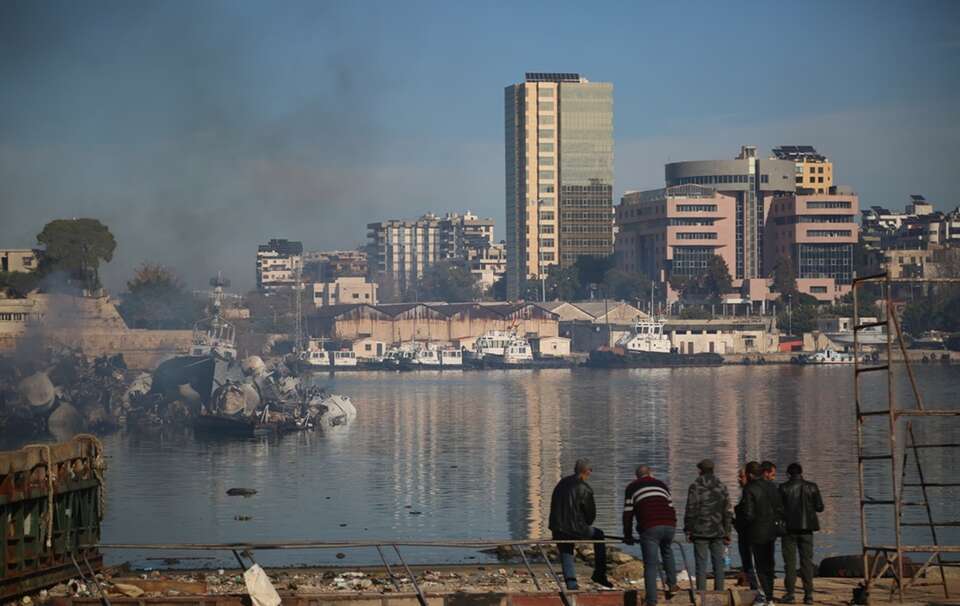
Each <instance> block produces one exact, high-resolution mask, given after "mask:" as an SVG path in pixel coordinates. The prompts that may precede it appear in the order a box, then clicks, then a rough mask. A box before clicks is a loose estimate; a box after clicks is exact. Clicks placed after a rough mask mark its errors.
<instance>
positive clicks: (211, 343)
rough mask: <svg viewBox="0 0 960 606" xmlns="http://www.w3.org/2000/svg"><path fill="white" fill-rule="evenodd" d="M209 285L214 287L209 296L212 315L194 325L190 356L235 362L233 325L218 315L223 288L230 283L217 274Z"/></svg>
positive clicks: (235, 351)
mask: <svg viewBox="0 0 960 606" xmlns="http://www.w3.org/2000/svg"><path fill="white" fill-rule="evenodd" d="M210 285H211V286H213V287H214V288H213V292H212V293H211V295H210V302H211V308H212V309H213V314H212V315H211V316H210V317H209V318H207V319H205V320H201V321H200V322H197V323H196V324H195V325H194V327H193V340H192V344H191V346H190V355H191V356H198V357H214V358H220V359H222V360H227V361H231V360H236V359H237V345H236V331H235V330H234V328H233V325H232V324H230V323H229V322H227V321H226V320H224V318H223V316H222V315H221V313H220V308H221V305H222V303H223V287H224V286H229V285H230V281H229V280H224V279H223V278H222V277H221V276H220V275H219V274H218V275H217V277H216V278H211V279H210Z"/></svg>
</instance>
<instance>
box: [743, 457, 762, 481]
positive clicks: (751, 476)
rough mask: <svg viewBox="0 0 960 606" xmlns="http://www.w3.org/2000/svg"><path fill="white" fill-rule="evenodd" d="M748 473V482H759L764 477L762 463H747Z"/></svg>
mask: <svg viewBox="0 0 960 606" xmlns="http://www.w3.org/2000/svg"><path fill="white" fill-rule="evenodd" d="M746 472H747V481H748V482H749V481H751V480H759V479H760V478H762V477H763V468H762V467H760V463H757V462H756V461H750V462H749V463H747V468H746Z"/></svg>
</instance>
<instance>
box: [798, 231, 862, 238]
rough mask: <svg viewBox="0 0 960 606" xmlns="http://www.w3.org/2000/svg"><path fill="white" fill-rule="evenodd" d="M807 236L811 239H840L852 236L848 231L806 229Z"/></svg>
mask: <svg viewBox="0 0 960 606" xmlns="http://www.w3.org/2000/svg"><path fill="white" fill-rule="evenodd" d="M807 235H808V236H810V237H812V238H842V237H849V236H852V235H853V231H852V230H849V229H808V230H807Z"/></svg>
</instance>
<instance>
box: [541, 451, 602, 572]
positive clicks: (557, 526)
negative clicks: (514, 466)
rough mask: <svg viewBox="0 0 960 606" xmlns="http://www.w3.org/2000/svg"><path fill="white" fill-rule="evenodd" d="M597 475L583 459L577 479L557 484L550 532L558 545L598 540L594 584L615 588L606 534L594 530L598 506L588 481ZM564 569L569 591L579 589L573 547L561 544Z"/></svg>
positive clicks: (564, 480) (553, 496) (551, 501)
mask: <svg viewBox="0 0 960 606" xmlns="http://www.w3.org/2000/svg"><path fill="white" fill-rule="evenodd" d="M591 473H593V467H592V466H591V464H590V461H588V460H587V459H580V460H578V461H577V463H576V465H575V466H574V470H573V475H571V476H567V477H565V478H563V479H562V480H560V481H559V482H558V483H557V486H556V488H554V489H553V495H552V496H551V497H550V531H551V532H552V533H553V538H554V539H555V540H558V541H569V540H574V539H597V540H600V541H601V542H599V543H594V544H593V561H594V567H593V577H591V578H592V580H593V582H594V583H598V584H600V585H603V586H604V587H613V584H612V583H610V581H608V580H607V551H606V546H605V545H604V544H603V542H602V541H603V538H604V535H603V531H602V530H600V529H599V528H594V527H593V526H592V525H593V522H594V520H595V519H596V518H597V506H596V504H595V503H594V501H593V489H592V488H590V485H589V484H587V479H588V478H589V477H590V474H591ZM557 549H558V550H559V551H560V565H561V567H562V568H563V578H564V581H566V584H567V589H571V590H573V589H577V570H576V567H575V566H574V557H573V543H558V544H557Z"/></svg>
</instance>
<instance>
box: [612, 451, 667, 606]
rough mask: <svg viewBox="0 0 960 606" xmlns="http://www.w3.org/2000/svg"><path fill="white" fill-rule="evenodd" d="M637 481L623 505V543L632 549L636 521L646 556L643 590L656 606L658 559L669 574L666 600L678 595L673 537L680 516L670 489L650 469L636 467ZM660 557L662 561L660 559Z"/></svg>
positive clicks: (649, 605)
mask: <svg viewBox="0 0 960 606" xmlns="http://www.w3.org/2000/svg"><path fill="white" fill-rule="evenodd" d="M636 475H637V479H636V480H634V481H633V482H631V483H630V484H629V485H628V486H627V491H626V499H625V501H624V504H623V542H624V543H626V544H627V545H633V544H634V540H633V519H634V518H636V520H637V533H638V534H639V535H640V538H639V540H640V548H641V551H642V552H643V589H644V592H645V593H646V598H645V601H646V603H647V606H654V605H655V604H656V603H657V573H658V571H659V570H660V562H659V559H662V560H663V568H664V570H665V571H666V574H667V599H669V598H670V596H671V595H672V594H674V593H676V592H677V591H679V589H680V588H679V586H677V565H676V563H675V562H674V560H673V547H672V544H673V535H674V533H675V532H676V526H677V512H676V511H674V509H673V501H672V500H671V497H670V489H669V488H667V485H666V484H664V483H663V482H661V481H660V480H658V479H656V478H654V477H653V472H652V471H651V470H650V467H649V466H647V465H641V466H639V467H637V474H636ZM658 555H659V558H658V557H657V556H658Z"/></svg>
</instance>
